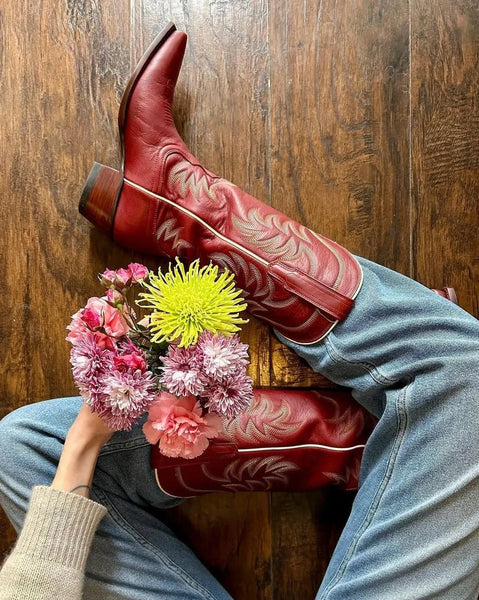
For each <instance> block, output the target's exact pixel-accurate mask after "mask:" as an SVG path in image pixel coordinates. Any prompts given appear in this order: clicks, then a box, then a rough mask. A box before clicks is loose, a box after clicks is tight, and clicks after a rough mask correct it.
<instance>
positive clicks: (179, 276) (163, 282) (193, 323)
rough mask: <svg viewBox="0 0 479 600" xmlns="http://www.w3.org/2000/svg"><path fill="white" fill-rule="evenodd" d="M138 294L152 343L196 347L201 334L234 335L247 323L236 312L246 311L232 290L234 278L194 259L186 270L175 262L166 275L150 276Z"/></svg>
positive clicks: (243, 304) (233, 288)
mask: <svg viewBox="0 0 479 600" xmlns="http://www.w3.org/2000/svg"><path fill="white" fill-rule="evenodd" d="M143 286H144V287H145V288H146V289H147V290H148V292H142V293H141V294H140V300H139V302H138V303H139V305H140V306H141V307H143V308H150V309H152V312H151V314H150V331H151V333H152V334H153V335H152V338H151V341H152V342H163V341H167V342H172V341H174V340H177V339H178V338H179V339H180V341H179V343H178V346H179V347H185V348H186V347H188V346H191V345H192V344H196V342H197V340H198V336H199V335H200V333H202V332H203V331H205V330H207V331H211V332H212V333H215V334H217V333H223V334H225V335H233V333H235V332H236V331H238V330H239V327H238V325H241V324H243V323H246V322H247V321H245V320H244V319H241V318H240V317H239V312H240V311H242V310H244V309H245V308H246V303H245V302H244V301H243V299H242V298H240V294H241V290H236V289H235V284H234V275H233V273H230V272H229V271H228V270H225V271H224V272H223V273H221V274H218V267H216V266H213V265H211V264H210V265H207V266H205V267H201V268H200V265H199V261H198V260H195V261H194V262H193V263H192V264H191V265H190V267H189V269H188V270H185V267H184V265H183V264H182V263H181V262H180V261H179V260H178V259H176V265H175V266H174V267H173V268H172V267H171V265H170V267H169V270H168V272H166V273H162V272H161V270H158V275H154V274H152V273H151V274H150V277H149V280H148V283H144V284H143Z"/></svg>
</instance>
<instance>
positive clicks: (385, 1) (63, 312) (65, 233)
mask: <svg viewBox="0 0 479 600" xmlns="http://www.w3.org/2000/svg"><path fill="white" fill-rule="evenodd" d="M169 20H173V21H175V22H176V24H177V26H178V28H179V29H182V30H184V31H187V33H188V36H189V42H188V47H187V51H186V56H185V62H184V67H183V69H182V72H181V75H180V79H179V82H178V88H177V93H176V98H175V106H174V115H175V119H176V122H177V125H178V129H179V130H180V132H181V134H182V136H183V137H184V139H185V141H186V143H187V144H188V145H189V146H190V148H191V150H192V151H193V153H194V154H195V155H197V156H198V158H199V159H200V160H201V162H203V163H204V164H205V166H207V167H208V168H210V169H211V170H212V171H213V172H216V173H218V174H219V175H222V176H225V177H226V178H228V179H230V180H232V181H233V182H234V183H236V184H237V185H239V186H240V187H241V188H243V189H245V190H246V191H248V192H249V193H251V194H253V195H254V196H256V197H258V198H260V199H261V200H264V201H265V202H267V203H269V204H272V205H273V206H275V207H276V208H278V209H280V210H282V211H285V212H287V213H289V214H290V215H291V216H292V217H294V218H295V219H297V220H299V221H300V222H302V223H304V224H305V225H307V226H309V227H311V228H312V229H315V230H316V231H318V232H320V233H322V234H324V235H326V236H328V237H330V238H332V239H335V240H337V241H338V242H340V243H343V244H344V245H346V246H347V247H349V248H350V249H351V250H352V251H353V252H355V253H357V254H360V255H362V256H364V257H366V258H369V259H372V260H374V261H377V262H379V263H381V264H384V265H386V266H388V267H391V268H394V269H396V270H399V271H401V272H403V273H405V274H408V275H412V276H414V277H415V278H417V279H418V280H419V281H421V282H422V283H424V284H426V285H429V286H436V287H441V286H442V285H453V286H454V287H456V289H457V291H458V294H459V298H460V301H461V304H462V305H463V306H464V307H465V308H466V309H468V310H469V311H471V312H473V313H474V314H475V315H476V316H477V315H478V314H479V286H478V277H479V273H478V269H479V249H478V245H477V230H478V225H479V223H478V219H479V217H478V215H479V211H478V197H479V194H478V192H479V190H478V187H479V175H478V166H479V154H478V152H479V150H478V148H479V145H478V138H479V106H478V97H479V94H478V89H477V88H478V85H479V84H478V83H477V82H478V81H479V77H478V75H479V73H478V69H479V66H478V64H479V63H478V60H477V56H478V48H479V14H478V10H477V3H476V2H473V1H472V0H469V1H466V0H458V1H457V2H454V3H450V2H447V1H446V0H438V1H437V2H427V0H417V1H416V2H411V1H410V0H395V1H393V0H354V1H353V0H347V1H346V2H337V1H335V0H322V1H320V0H307V1H306V0H305V1H303V2H288V1H287V0H257V1H255V2H249V1H247V0H229V1H225V0H195V2H190V1H189V0H166V1H165V0H130V1H129V2H124V3H116V2H115V3H113V2H93V1H92V0H69V1H68V2H66V1H64V2H57V1H55V0H44V1H43V2H42V3H40V4H39V3H33V2H32V1H31V0H29V1H28V2H27V3H18V2H15V0H4V1H3V3H2V6H1V7H0V111H1V114H2V127H1V129H0V164H2V167H3V177H2V178H0V197H1V202H0V218H1V219H2V224H3V227H2V233H1V235H0V267H1V268H2V277H1V278H0V336H1V339H2V341H3V348H4V352H3V353H2V355H1V357H0V365H1V369H2V375H3V376H2V379H1V395H0V416H2V415H4V414H7V413H8V412H10V411H11V410H13V409H15V408H16V407H19V406H22V405H24V404H26V403H29V402H35V401H38V400H40V399H45V398H49V397H57V396H64V395H70V394H74V393H75V388H74V385H73V381H72V378H71V374H70V365H69V362H68V345H67V344H66V342H65V341H64V337H65V333H66V331H65V326H66V325H67V324H68V322H69V319H70V315H71V314H72V313H73V312H74V311H75V310H77V308H78V307H80V306H82V305H83V304H84V303H85V300H86V299H87V298H88V297H89V296H92V295H96V294H97V293H98V291H99V290H98V286H97V284H96V281H95V274H96V273H97V272H98V271H101V270H102V269H103V268H104V267H105V266H109V267H111V268H114V267H119V266H123V265H124V264H126V263H127V262H129V261H130V259H132V258H135V259H141V260H144V261H145V262H146V263H147V264H148V266H150V267H156V266H157V265H158V264H159V263H160V261H158V260H156V259H152V258H145V257H140V256H138V255H135V254H133V253H131V252H129V251H125V250H122V249H121V248H118V247H117V246H115V245H114V244H112V243H111V242H110V241H109V240H108V239H107V238H106V237H104V236H103V235H101V234H99V233H97V232H96V231H94V230H93V229H92V228H91V227H90V226H89V225H88V224H87V223H86V222H85V220H84V219H83V218H82V217H80V215H79V214H78V212H77V204H78V199H79V196H80V192H81V189H82V185H83V182H84V180H85V177H86V176H87V174H88V171H89V169H90V166H91V163H92V162H93V161H94V160H96V161H98V162H102V163H104V164H107V165H109V166H112V167H115V166H117V165H118V159H119V152H118V137H117V126H116V118H117V111H118V104H119V101H120V98H121V95H122V92H123V89H124V86H125V84H126V82H127V80H128V77H129V74H130V73H131V71H132V69H133V67H134V65H135V64H136V61H137V60H138V59H139V57H140V56H141V53H142V52H143V50H144V49H145V48H146V47H147V46H148V44H149V42H150V41H151V39H152V38H153V36H154V35H155V34H156V33H157V32H158V31H159V30H160V29H161V28H162V27H163V25H164V24H165V23H166V22H167V21H169ZM244 339H245V341H247V342H248V343H249V344H250V347H251V365H250V374H251V376H252V377H253V379H254V382H255V384H256V385H258V386H269V385H272V386H276V387H282V386H286V387H311V386H314V387H330V386H331V383H330V382H329V381H327V380H325V379H324V378H322V377H320V376H318V375H316V374H314V373H312V372H311V370H310V369H308V368H307V366H306V365H305V364H304V363H303V362H302V361H301V360H299V359H298V358H297V357H296V356H295V355H294V354H292V353H291V352H290V351H289V350H287V349H286V348H285V347H284V346H283V345H282V344H280V343H279V342H278V341H277V340H276V339H275V338H274V337H273V336H272V335H271V333H270V331H269V329H268V328H267V327H266V326H264V325H263V324H261V323H260V322H259V321H257V320H255V319H252V320H251V322H250V324H249V325H248V326H247V327H246V329H245V331H244ZM350 503H351V497H350V496H349V495H347V494H344V493H341V492H340V491H337V490H321V491H318V492H314V493H311V494H271V495H268V494H263V493H255V494H249V493H248V494H245V493H243V494H235V495H226V494H219V495H212V496H208V497H201V498H197V499H192V500H189V501H187V502H186V503H185V504H183V505H182V506H181V507H179V508H177V509H175V510H174V511H171V513H170V514H169V517H168V518H169V520H170V521H171V523H172V525H173V526H174V527H175V528H176V529H177V530H178V531H179V532H180V534H181V535H182V536H183V537H185V539H186V540H187V541H189V542H190V543H191V544H192V546H193V547H194V549H195V551H196V552H197V553H198V554H199V555H200V557H201V558H202V559H203V560H204V561H205V563H206V564H207V566H209V567H210V568H211V570H212V571H213V573H214V574H215V575H217V577H218V578H219V579H220V581H221V582H222V583H223V584H224V585H225V587H226V588H227V589H228V590H229V591H230V592H231V594H232V595H233V596H234V597H235V599H236V600H251V599H252V598H255V599H258V600H283V599H284V600H286V599H288V600H290V599H291V598H304V599H306V598H313V597H314V594H315V590H316V588H317V586H318V585H319V583H320V580H321V577H322V574H323V573H324V571H325V569H326V566H327V563H328V560H329V557H330V555H331V553H332V550H333V547H334V544H335V542H336V540H337V538H338V535H339V533H340V530H341V527H342V525H343V523H344V521H345V519H346V518H347V514H348V511H349V509H350ZM0 531H2V535H1V537H0V555H1V554H3V553H4V552H5V551H6V549H7V548H8V547H9V545H10V544H11V542H12V541H13V540H14V532H13V530H12V529H11V528H10V527H9V526H7V522H6V519H5V518H4V516H3V514H2V515H0Z"/></svg>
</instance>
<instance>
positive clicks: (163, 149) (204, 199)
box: [80, 24, 362, 344]
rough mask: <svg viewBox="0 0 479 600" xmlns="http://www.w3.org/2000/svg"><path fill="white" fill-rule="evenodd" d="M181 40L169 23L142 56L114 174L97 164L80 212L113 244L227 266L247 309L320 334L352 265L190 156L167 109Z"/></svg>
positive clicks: (313, 337) (353, 278)
mask: <svg viewBox="0 0 479 600" xmlns="http://www.w3.org/2000/svg"><path fill="white" fill-rule="evenodd" d="M185 46H186V35H185V34H184V33H181V32H178V31H175V27H174V25H173V24H170V25H168V26H167V27H166V28H165V29H164V30H163V32H162V33H161V34H160V35H159V36H158V37H157V38H156V39H155V41H154V42H153V44H152V45H151V46H150V48H149V50H148V51H147V52H146V54H145V55H144V56H143V58H142V60H141V61H140V63H139V65H138V67H137V69H136V70H135V72H134V74H133V76H132V77H131V79H130V82H129V83H128V86H127V89H126V91H125V94H124V96H123V99H122V102H121V107H120V115H119V129H120V139H121V144H122V165H121V171H120V173H118V172H117V171H115V170H113V169H110V168H108V167H104V166H102V165H99V164H98V163H96V164H95V165H94V167H93V169H92V171H91V172H90V175H89V177H88V180H87V182H86V185H85V188H84V190H83V194H82V198H81V201H80V212H81V213H82V214H83V215H84V216H85V217H87V218H88V219H89V220H90V221H91V222H92V223H93V224H94V225H96V226H97V227H99V228H100V229H102V230H103V231H105V232H108V233H109V234H110V235H111V236H112V237H113V239H114V240H115V241H116V242H118V243H119V244H120V245H123V246H126V247H129V248H132V249H135V250H137V251H140V252H144V253H149V254H155V255H166V256H169V257H174V256H179V257H180V258H184V259H186V260H188V261H191V260H193V259H195V258H199V259H200V261H201V262H202V263H208V262H210V261H212V262H214V263H216V264H219V265H221V266H223V267H227V268H228V269H229V270H230V271H233V272H234V273H235V275H236V283H237V285H238V287H240V288H242V289H243V290H244V291H245V299H246V300H247V302H248V308H249V311H250V313H251V314H254V315H255V316H257V317H260V318H262V319H263V320H265V321H267V322H268V323H270V324H271V325H273V326H274V327H276V328H277V329H278V331H279V332H280V333H282V334H283V335H284V336H285V337H287V338H289V339H290V340H293V341H296V342H300V343H306V344H308V343H314V342H316V341H319V340H320V339H322V338H323V337H324V336H325V335H326V334H327V333H328V332H329V331H331V329H332V328H333V327H334V325H335V324H336V323H337V322H338V321H339V320H342V319H344V318H345V317H346V316H347V315H348V314H349V312H350V310H351V308H352V306H353V304H354V298H355V297H356V295H357V294H358V292H359V289H360V287H361V282H362V272H361V268H360V266H359V264H358V262H357V261H356V259H355V258H354V257H353V256H352V255H351V254H350V253H349V252H347V251H346V250H345V249H344V248H342V247H341V246H339V245H338V244H336V243H335V242H332V241H330V240H328V239H326V238H324V237H322V236H321V235H318V234H316V233H314V232H313V231H311V230H309V229H307V228H306V227H304V226H303V225H300V224H299V223H297V222H295V221H293V220H292V219H290V218H288V217H287V216H285V215H284V214H282V213H280V212H278V211H277V210H275V209H274V208H271V207H270V206H267V205H266V204H264V203H262V202H260V201H259V200H257V199H255V198H253V197H252V196H250V195H248V194H247V193H245V192H243V191H242V190H240V189H239V188H238V187H236V186H235V185H233V184H232V183H230V182H228V181H226V180H224V179H222V178H220V177H217V176H216V175H213V173H211V172H209V171H208V170H207V169H205V168H204V167H203V166H201V165H200V164H199V162H198V160H197V159H196V158H195V157H194V156H192V154H191V153H190V152H189V150H188V148H187V147H186V145H185V144H184V142H183V141H182V140H181V138H180V136H179V134H178V132H177V130H176V128H175V125H174V122H173V118H172V113H171V104H172V101H173V93H174V88H175V84H176V80H177V77H178V74H179V70H180V67H181V62H182V59H183V54H184V50H185Z"/></svg>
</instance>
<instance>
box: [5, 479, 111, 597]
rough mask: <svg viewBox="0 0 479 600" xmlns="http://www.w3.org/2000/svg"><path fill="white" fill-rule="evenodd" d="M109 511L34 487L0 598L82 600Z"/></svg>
mask: <svg viewBox="0 0 479 600" xmlns="http://www.w3.org/2000/svg"><path fill="white" fill-rule="evenodd" d="M106 512H107V511H106V508H105V507H104V506H102V505H101V504H97V503H96V502H93V500H89V499H88V498H85V497H83V496H80V495H78V494H72V493H69V492H62V491H59V490H54V489H52V488H51V487H47V486H37V487H35V488H33V493H32V497H31V499H30V507H29V510H28V512H27V515H26V518H25V523H24V525H23V529H22V531H21V533H20V536H19V538H18V540H17V543H16V545H15V547H14V549H13V551H12V552H11V554H10V556H9V557H8V558H7V560H6V562H5V563H4V565H3V568H2V570H1V571H0V600H20V599H21V600H46V599H47V598H48V599H49V600H54V599H57V598H58V599H60V598H61V600H79V599H80V598H81V596H82V589H83V580H84V571H85V564H86V560H87V556H88V552H89V550H90V546H91V543H92V540H93V536H94V534H95V531H96V529H97V527H98V524H99V522H100V521H101V519H102V518H103V516H104V515H105V513H106Z"/></svg>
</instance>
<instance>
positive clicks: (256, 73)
mask: <svg viewBox="0 0 479 600" xmlns="http://www.w3.org/2000/svg"><path fill="white" fill-rule="evenodd" d="M170 19H171V20H173V21H174V22H175V24H176V25H177V28H178V29H179V30H181V31H186V32H187V33H188V38H189V42H188V46H187V49H186V54H185V59H184V62H183V67H182V71H181V74H180V77H179V80H178V85H177V89H176V93H175V104H174V116H175V121H176V123H177V126H178V129H179V131H180V132H181V135H182V136H183V138H184V140H185V142H186V144H187V145H188V146H189V147H190V149H191V151H192V152H193V153H194V154H195V155H196V156H198V158H199V159H200V161H201V162H202V164H204V165H205V166H206V167H208V168H209V169H211V170H212V171H213V172H215V173H218V174H219V175H222V176H224V177H226V178H227V179H229V180H232V181H233V182H234V183H236V184H237V185H239V186H240V187H242V188H243V189H246V190H247V191H248V192H250V193H251V194H253V195H255V196H257V197H259V198H261V199H263V200H266V201H268V198H269V171H268V160H267V157H268V147H269V137H268V134H269V132H268V121H267V116H268V89H267V83H268V82H267V73H268V69H267V63H268V44H267V35H266V31H267V20H266V2H264V1H259V2H254V3H243V2H241V3H238V2H233V3H225V2H220V1H216V2H215V1H213V2H197V3H186V2H170V3H169V5H168V6H167V7H165V3H164V2H159V1H154V2H151V1H148V2H142V1H137V2H136V3H135V12H134V15H133V29H132V31H133V32H135V34H134V36H133V39H132V44H133V49H134V54H135V56H136V57H139V56H140V54H141V51H142V48H144V47H145V46H146V45H147V43H148V42H149V39H150V38H151V37H152V36H153V34H154V32H156V31H158V30H159V29H161V27H163V24H164V23H165V22H166V21H168V20H170ZM242 339H243V341H245V342H246V343H248V344H249V345H250V356H251V365H250V368H249V373H250V375H251V377H252V378H253V380H254V382H255V385H257V386H268V385H269V384H270V372H269V371H270V358H269V345H270V341H269V330H268V328H267V327H266V326H265V325H264V324H262V323H260V322H259V321H257V320H256V319H251V321H250V323H249V324H248V326H246V327H245V328H244V330H243V334H242ZM169 512H170V513H171V514H170V516H169V518H170V519H171V520H172V522H173V523H174V524H175V528H176V529H177V530H179V531H180V533H181V534H182V535H183V536H184V537H186V539H187V542H188V543H189V544H190V545H191V546H192V547H193V548H194V550H195V551H196V553H197V554H198V556H199V557H200V558H201V559H202V560H203V562H205V564H206V565H207V566H208V567H209V568H210V570H211V571H212V572H213V574H215V575H216V576H217V577H218V578H219V580H220V581H221V583H222V584H223V585H224V586H225V587H226V588H227V589H228V591H229V592H230V593H231V594H232V596H233V597H234V598H235V599H237V600H242V599H244V600H250V599H251V598H257V599H258V600H267V599H269V598H271V574H270V559H271V534H270V525H269V519H270V505H269V496H268V494H266V493H251V494H250V493H240V494H213V495H209V496H203V497H200V498H193V499H190V500H188V501H187V502H185V503H184V504H182V505H181V506H180V507H178V508H176V509H174V511H169Z"/></svg>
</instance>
